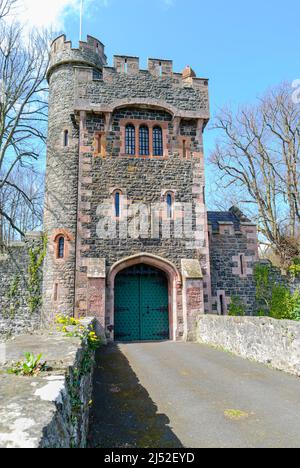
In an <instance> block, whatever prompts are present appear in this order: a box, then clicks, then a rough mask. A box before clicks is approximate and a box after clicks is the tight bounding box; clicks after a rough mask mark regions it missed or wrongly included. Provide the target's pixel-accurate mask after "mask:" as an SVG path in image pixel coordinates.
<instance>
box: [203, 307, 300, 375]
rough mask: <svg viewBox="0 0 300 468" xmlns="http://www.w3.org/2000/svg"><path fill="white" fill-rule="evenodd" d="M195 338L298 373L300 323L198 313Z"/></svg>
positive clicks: (299, 373)
mask: <svg viewBox="0 0 300 468" xmlns="http://www.w3.org/2000/svg"><path fill="white" fill-rule="evenodd" d="M198 341H199V342H201V343H205V344H209V345H213V346H217V347H220V348H222V349H224V350H227V351H231V352H232V353H234V354H237V355H239V356H241V357H243V358H247V359H253V360H255V361H258V362H261V363H263V364H267V365H270V366H272V367H274V368H275V369H279V370H282V371H285V372H289V373H291V374H294V375H298V376H300V323H299V322H292V321H289V320H274V319H271V318H268V317H219V316H214V315H206V316H202V317H199V321H198Z"/></svg>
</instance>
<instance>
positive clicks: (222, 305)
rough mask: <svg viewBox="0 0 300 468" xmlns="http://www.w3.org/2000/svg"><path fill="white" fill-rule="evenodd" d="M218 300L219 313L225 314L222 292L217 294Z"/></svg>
mask: <svg viewBox="0 0 300 468" xmlns="http://www.w3.org/2000/svg"><path fill="white" fill-rule="evenodd" d="M219 301H220V314H221V315H226V314H225V304H224V296H223V294H220V296H219Z"/></svg>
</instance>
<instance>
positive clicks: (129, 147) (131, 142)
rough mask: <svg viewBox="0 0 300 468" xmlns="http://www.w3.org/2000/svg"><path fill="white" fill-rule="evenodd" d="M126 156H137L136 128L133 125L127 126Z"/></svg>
mask: <svg viewBox="0 0 300 468" xmlns="http://www.w3.org/2000/svg"><path fill="white" fill-rule="evenodd" d="M125 133H126V136H125V140H126V150H125V151H126V154H128V155H132V156H133V155H135V127H134V125H132V124H129V125H126V130H125Z"/></svg>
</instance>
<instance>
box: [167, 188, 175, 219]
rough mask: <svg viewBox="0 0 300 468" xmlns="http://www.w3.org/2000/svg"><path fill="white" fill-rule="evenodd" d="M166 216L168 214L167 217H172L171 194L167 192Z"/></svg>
mask: <svg viewBox="0 0 300 468" xmlns="http://www.w3.org/2000/svg"><path fill="white" fill-rule="evenodd" d="M166 200H167V216H168V219H172V218H173V211H174V210H173V195H172V194H171V193H168V194H167V198H166Z"/></svg>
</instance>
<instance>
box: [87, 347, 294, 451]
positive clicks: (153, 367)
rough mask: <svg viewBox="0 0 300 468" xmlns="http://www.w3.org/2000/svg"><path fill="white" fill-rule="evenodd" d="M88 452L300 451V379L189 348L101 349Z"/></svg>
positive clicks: (221, 354)
mask: <svg viewBox="0 0 300 468" xmlns="http://www.w3.org/2000/svg"><path fill="white" fill-rule="evenodd" d="M97 359H98V365H97V370H96V372H95V378H94V397H93V401H94V403H93V407H92V409H91V419H90V437H89V444H90V447H105V448H117V447H128V448H129V447H130V448H131V447H147V448H171V447H173V448H181V447H186V448H195V447H199V448H210V447H213V448H223V447H224V448H226V447H228V448H229V447H234V448H240V447H242V448H251V447H252V448H282V447H283V448H300V379H299V378H297V377H293V376H290V375H287V374H284V373H282V372H278V371H275V370H272V369H269V368H268V367H266V366H264V365H260V364H256V363H253V362H250V361H247V360H243V359H240V358H238V357H235V356H232V355H230V354H228V353H225V352H222V351H217V350H215V349H213V348H210V347H208V346H203V345H199V344H192V343H172V342H162V343H136V344H135V343H133V344H119V345H110V346H108V347H103V348H101V349H100V350H99V352H98V358H97Z"/></svg>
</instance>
